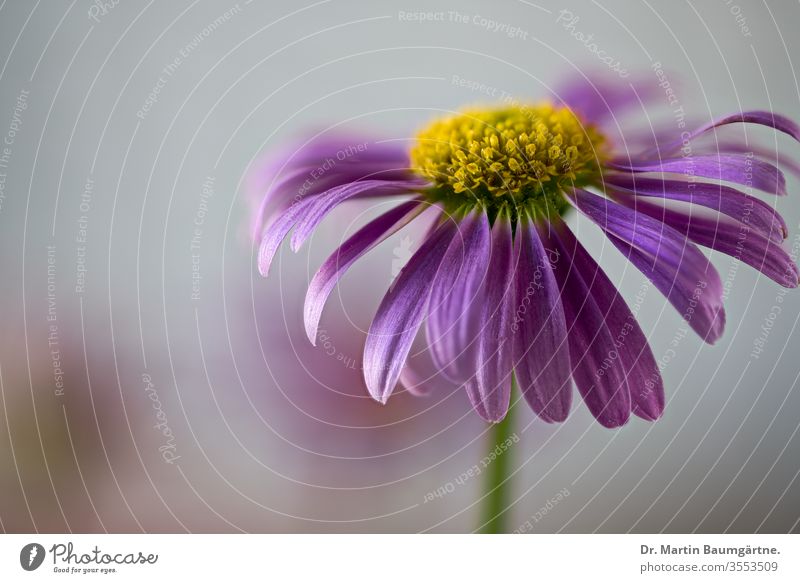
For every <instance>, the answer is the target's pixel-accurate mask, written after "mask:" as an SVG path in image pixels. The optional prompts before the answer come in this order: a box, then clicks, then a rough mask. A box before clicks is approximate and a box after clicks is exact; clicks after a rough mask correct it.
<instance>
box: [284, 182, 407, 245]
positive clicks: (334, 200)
mask: <svg viewBox="0 0 800 583" xmlns="http://www.w3.org/2000/svg"><path fill="white" fill-rule="evenodd" d="M421 184H422V183H421V182H420V181H418V180H397V181H388V180H362V181H361V182H353V183H352V184H346V185H344V186H340V187H337V188H335V189H332V190H329V191H328V192H325V193H323V194H320V195H318V196H317V197H315V198H314V199H313V200H312V202H311V204H310V205H309V207H308V208H307V209H306V211H305V212H304V213H303V216H302V217H301V218H300V221H299V222H298V223H297V226H296V227H295V230H294V232H293V233H292V240H291V248H292V251H297V250H298V249H299V248H300V247H301V246H302V245H303V243H304V242H305V241H306V239H307V238H308V237H309V236H310V235H311V233H312V232H313V231H314V229H316V228H317V226H318V225H319V224H320V223H321V222H322V221H323V219H325V217H326V216H328V213H330V212H331V211H332V210H333V209H335V208H336V207H337V206H338V205H339V204H341V203H342V202H344V201H346V200H348V199H350V198H353V197H355V196H388V195H398V194H409V193H410V192H412V191H413V190H414V189H415V188H418V187H419V186H421Z"/></svg>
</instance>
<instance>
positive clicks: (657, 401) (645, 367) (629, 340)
mask: <svg viewBox="0 0 800 583" xmlns="http://www.w3.org/2000/svg"><path fill="white" fill-rule="evenodd" d="M572 261H573V264H572V268H573V269H576V270H577V271H578V272H579V273H580V275H581V278H582V279H583V282H584V284H585V285H586V286H587V288H588V289H589V293H590V294H591V296H592V297H593V298H594V300H595V302H596V303H597V307H598V309H599V310H600V312H601V313H602V314H603V315H604V316H605V323H606V326H607V328H608V331H609V332H610V334H611V337H612V338H613V346H612V347H611V348H610V350H609V352H608V357H607V359H605V360H604V361H603V362H602V364H601V366H602V368H603V371H604V372H603V374H606V371H607V370H608V368H609V367H613V366H621V367H622V369H623V370H624V372H625V378H626V381H627V383H628V389H629V392H630V396H631V404H632V410H633V413H634V414H635V415H637V416H638V417H641V418H642V419H646V420H648V421H655V420H656V419H658V418H659V417H661V414H662V413H663V412H664V382H663V380H662V379H661V373H660V371H659V369H658V365H657V364H656V359H655V357H654V356H653V352H652V350H650V344H649V343H648V342H647V337H646V336H645V335H644V332H643V331H642V329H641V328H640V327H639V323H638V322H637V321H636V317H635V316H634V315H633V313H632V312H631V310H630V308H629V307H628V305H627V304H626V303H625V300H624V299H623V298H622V296H621V295H620V293H619V291H618V290H617V288H616V287H615V286H614V284H613V283H612V282H611V280H610V279H609V278H608V276H607V275H606V274H605V272H604V271H603V270H602V269H601V268H600V266H599V265H598V264H597V262H596V261H595V260H594V259H593V258H592V256H591V255H589V253H587V252H586V250H585V249H584V248H583V247H581V246H576V248H575V252H574V253H573V256H572ZM617 360H618V362H616V361H617Z"/></svg>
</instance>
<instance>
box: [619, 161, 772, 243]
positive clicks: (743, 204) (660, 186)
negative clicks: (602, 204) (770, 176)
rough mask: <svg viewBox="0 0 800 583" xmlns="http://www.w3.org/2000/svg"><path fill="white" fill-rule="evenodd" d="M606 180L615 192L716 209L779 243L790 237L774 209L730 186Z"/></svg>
mask: <svg viewBox="0 0 800 583" xmlns="http://www.w3.org/2000/svg"><path fill="white" fill-rule="evenodd" d="M604 180H605V182H606V184H610V185H612V186H613V187H614V189H615V190H620V189H622V190H626V191H629V192H633V193H635V194H636V195H639V196H651V197H660V198H664V199H669V200H678V201H684V202H690V203H692V204H697V205H700V206H704V207H706V208H710V209H713V210H715V211H718V212H720V213H722V214H724V215H727V216H729V217H731V218H732V219H734V220H736V221H738V222H740V223H746V224H748V225H750V226H751V227H753V228H754V229H756V230H758V231H760V232H762V233H763V234H764V235H765V236H767V237H769V238H771V239H774V240H776V241H781V240H783V239H784V238H786V236H787V234H788V228H787V226H786V222H785V221H784V220H783V217H781V215H780V214H779V213H778V212H777V211H776V210H775V209H774V208H772V207H771V206H770V205H768V204H767V203H765V202H764V201H762V200H760V199H758V198H755V197H754V196H749V195H747V194H744V193H743V192H739V191H738V190H736V189H735V188H731V187H729V186H723V185H721V184H709V183H705V182H687V181H682V180H667V179H662V178H645V177H641V176H636V175H635V174H608V175H606V176H605V177H604Z"/></svg>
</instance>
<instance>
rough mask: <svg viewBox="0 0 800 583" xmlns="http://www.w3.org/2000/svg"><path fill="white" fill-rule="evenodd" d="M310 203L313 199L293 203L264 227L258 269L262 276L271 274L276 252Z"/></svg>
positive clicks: (259, 247)
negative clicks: (270, 270) (270, 269)
mask: <svg viewBox="0 0 800 583" xmlns="http://www.w3.org/2000/svg"><path fill="white" fill-rule="evenodd" d="M310 204H311V199H306V200H301V201H299V202H297V203H295V204H293V205H292V206H290V207H289V208H288V209H286V210H285V211H283V213H282V214H280V215H278V216H277V217H276V218H275V219H274V220H273V221H272V223H271V224H269V225H268V226H267V227H266V229H264V233H263V234H262V236H261V242H260V243H259V246H258V271H259V273H260V274H261V275H262V276H264V277H266V276H267V275H268V274H269V268H270V266H271V265H272V260H273V259H274V258H275V253H277V252H278V249H279V248H280V246H281V243H283V240H284V239H285V238H286V235H288V234H289V231H291V230H292V227H294V225H295V223H297V221H298V220H300V217H301V216H302V215H303V213H304V212H305V211H306V210H307V209H308V207H309V206H310Z"/></svg>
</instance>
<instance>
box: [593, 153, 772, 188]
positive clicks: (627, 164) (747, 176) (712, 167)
mask: <svg viewBox="0 0 800 583" xmlns="http://www.w3.org/2000/svg"><path fill="white" fill-rule="evenodd" d="M607 166H608V167H609V168H613V169H614V170H624V171H626V172H665V173H669V174H684V175H686V176H703V177H705V178H711V179H712V180H722V181H725V182H734V183H736V184H744V185H746V186H752V187H753V188H757V189H759V190H763V191H764V192H767V193H770V194H777V195H780V196H784V195H786V178H785V177H784V176H783V172H781V171H780V170H779V169H778V168H776V167H775V166H773V165H772V164H770V163H769V162H765V161H763V160H759V159H758V158H752V157H750V158H749V157H747V156H741V155H738V154H719V155H713V154H712V155H703V156H689V157H686V158H664V159H661V160H633V161H625V160H622V159H617V160H614V161H612V162H608V163H607Z"/></svg>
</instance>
